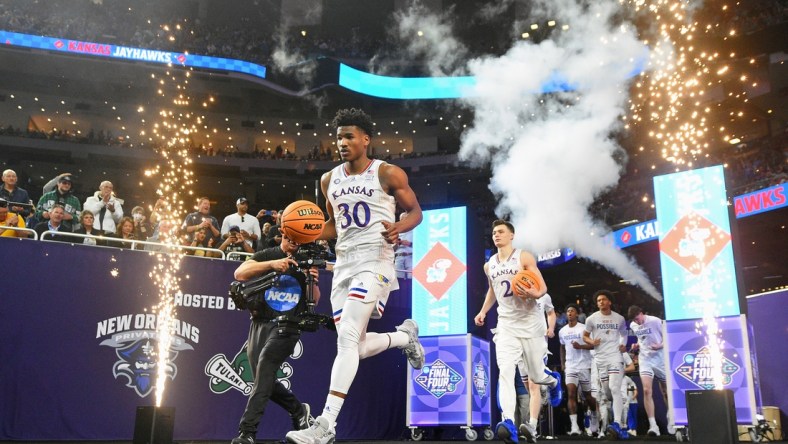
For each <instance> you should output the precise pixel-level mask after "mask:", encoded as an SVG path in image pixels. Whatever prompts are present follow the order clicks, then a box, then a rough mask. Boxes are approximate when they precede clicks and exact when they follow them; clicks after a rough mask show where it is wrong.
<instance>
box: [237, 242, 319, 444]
mask: <svg viewBox="0 0 788 444" xmlns="http://www.w3.org/2000/svg"><path fill="white" fill-rule="evenodd" d="M296 250H298V244H296V243H294V242H291V241H290V239H288V238H287V237H286V236H282V241H281V243H280V244H279V245H278V246H275V247H271V248H267V249H265V250H262V251H258V252H257V253H255V254H254V255H253V256H252V257H251V259H250V260H248V261H246V262H244V263H243V264H241V266H239V267H238V268H237V269H236V270H235V279H237V280H239V281H248V280H250V279H253V278H256V277H258V276H262V275H265V274H267V273H270V272H272V271H278V272H282V273H284V272H287V271H289V270H292V269H293V267H296V266H298V263H297V262H296V261H295V260H294V259H293V257H292V256H293V254H295V252H296ZM298 272H301V271H298ZM298 272H297V273H298ZM307 272H308V273H309V274H311V275H312V277H313V278H314V284H313V287H312V291H313V297H314V302H315V304H317V301H318V300H319V299H320V290H319V289H318V287H317V278H318V270H317V268H314V267H313V268H310V269H309V270H308V271H307ZM299 338H300V331H299V330H298V329H295V330H294V329H282V328H279V324H278V323H277V322H275V321H273V320H271V319H264V318H260V317H257V316H255V312H253V315H252V317H251V325H250V326H249V340H248V342H247V348H246V354H247V356H248V357H249V363H250V365H251V367H252V373H253V374H254V386H253V388H252V393H251V395H250V396H249V400H248V402H247V404H246V409H245V410H244V413H243V416H241V422H240V424H239V425H238V430H239V432H240V435H238V437H237V438H235V439H233V440H232V444H254V442H255V437H256V435H257V426H258V425H259V424H260V419H261V418H262V416H263V413H264V412H265V407H266V404H268V400H269V399H270V400H272V401H273V402H275V403H276V404H278V405H280V406H281V407H282V408H284V409H285V410H287V412H288V413H290V417H291V418H292V420H293V428H294V429H295V430H301V429H305V428H308V427H309V426H311V425H312V422H313V418H312V416H311V415H310V411H309V405H308V404H304V403H301V402H300V401H299V400H298V399H297V398H296V397H295V395H294V394H293V393H292V392H291V391H290V390H288V389H287V388H285V386H284V385H282V383H281V382H279V380H278V379H277V378H276V371H277V370H278V369H279V367H280V366H281V365H282V363H283V362H284V361H285V359H287V357H288V356H290V355H291V354H292V353H293V350H294V349H295V346H296V344H297V343H298V339H299Z"/></svg>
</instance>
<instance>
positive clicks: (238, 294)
mask: <svg viewBox="0 0 788 444" xmlns="http://www.w3.org/2000/svg"><path fill="white" fill-rule="evenodd" d="M327 256H328V254H327V252H326V251H325V250H324V249H323V248H322V247H320V246H319V245H317V244H315V243H309V244H303V245H301V246H299V247H298V250H296V252H295V253H294V254H293V257H292V258H293V260H295V261H296V263H297V265H296V266H292V267H290V269H289V270H288V271H285V272H278V271H274V272H271V273H267V274H265V275H263V276H260V277H257V278H253V279H250V280H248V281H244V282H239V281H234V282H232V283H231V284H230V298H232V300H233V302H234V303H235V306H236V307H238V308H239V309H241V310H249V311H250V313H251V314H252V317H253V318H255V319H264V320H268V321H271V322H276V323H277V325H278V326H279V328H282V329H287V330H291V331H294V332H295V331H298V332H300V331H309V332H314V331H317V330H318V329H319V328H320V326H323V327H325V328H327V329H329V330H336V326H335V325H334V320H333V319H332V318H331V317H330V316H328V315H324V314H320V313H315V299H314V295H313V294H312V285H313V284H314V277H312V275H311V274H310V273H309V271H308V270H309V269H310V268H312V267H316V268H325V267H326V257H327Z"/></svg>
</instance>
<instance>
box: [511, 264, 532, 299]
mask: <svg viewBox="0 0 788 444" xmlns="http://www.w3.org/2000/svg"><path fill="white" fill-rule="evenodd" d="M521 287H523V288H526V289H531V288H533V289H534V290H536V291H539V278H538V277H537V276H536V273H534V272H533V271H531V270H520V271H519V272H517V274H515V275H514V277H513V278H512V292H514V294H515V295H517V296H525V292H524V291H521V289H520V288H521Z"/></svg>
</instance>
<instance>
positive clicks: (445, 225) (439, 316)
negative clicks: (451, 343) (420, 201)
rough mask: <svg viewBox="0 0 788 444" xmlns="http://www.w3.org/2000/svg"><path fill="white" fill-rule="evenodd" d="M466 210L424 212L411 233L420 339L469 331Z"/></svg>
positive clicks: (414, 309) (413, 297)
mask: <svg viewBox="0 0 788 444" xmlns="http://www.w3.org/2000/svg"><path fill="white" fill-rule="evenodd" d="M466 226H467V225H466V209H465V207H455V208H444V209H440V210H427V211H424V219H423V221H422V223H421V224H419V226H417V227H416V228H415V229H414V230H413V291H412V294H411V303H412V313H413V315H412V316H413V319H415V320H416V322H418V324H419V335H420V336H435V335H449V334H464V333H467V329H468V309H467V304H468V301H467V296H468V295H467V290H468V276H467V266H466V264H467V250H466V247H467V238H466Z"/></svg>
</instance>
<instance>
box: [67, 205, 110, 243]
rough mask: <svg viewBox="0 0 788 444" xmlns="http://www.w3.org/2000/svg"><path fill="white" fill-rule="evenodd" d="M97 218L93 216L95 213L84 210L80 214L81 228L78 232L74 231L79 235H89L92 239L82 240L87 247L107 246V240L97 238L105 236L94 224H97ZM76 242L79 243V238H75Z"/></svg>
mask: <svg viewBox="0 0 788 444" xmlns="http://www.w3.org/2000/svg"><path fill="white" fill-rule="evenodd" d="M95 220H96V218H95V216H93V212H91V211H90V210H82V212H81V213H80V214H79V224H80V225H81V227H80V228H79V229H77V230H74V233H78V234H87V235H89V236H91V237H86V238H84V239H82V243H83V244H85V245H107V242H106V240H105V239H103V238H101V239H98V238H96V237H95V236H103V235H104V233H103V232H101V231H99V230H97V229H96V228H95V227H94V226H93V223H94V222H95ZM74 242H79V239H78V238H74Z"/></svg>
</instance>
